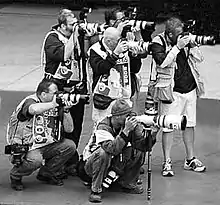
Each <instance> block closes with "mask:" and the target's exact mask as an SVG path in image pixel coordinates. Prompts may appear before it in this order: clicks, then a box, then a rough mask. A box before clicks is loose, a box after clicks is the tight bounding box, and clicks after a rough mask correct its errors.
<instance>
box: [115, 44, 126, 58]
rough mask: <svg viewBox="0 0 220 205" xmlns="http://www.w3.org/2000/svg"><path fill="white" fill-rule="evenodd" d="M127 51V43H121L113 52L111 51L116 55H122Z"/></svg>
mask: <svg viewBox="0 0 220 205" xmlns="http://www.w3.org/2000/svg"><path fill="white" fill-rule="evenodd" d="M127 50H128V44H127V41H121V42H119V43H118V45H117V46H116V48H115V50H114V51H113V52H114V53H115V54H116V55H118V56H119V55H120V54H121V53H124V52H126V51H127Z"/></svg>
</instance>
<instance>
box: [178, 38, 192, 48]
mask: <svg viewBox="0 0 220 205" xmlns="http://www.w3.org/2000/svg"><path fill="white" fill-rule="evenodd" d="M189 42H190V37H189V35H186V36H183V37H181V36H180V37H178V38H177V44H176V46H177V48H178V49H182V48H184V47H185V46H186V45H187V44H189Z"/></svg>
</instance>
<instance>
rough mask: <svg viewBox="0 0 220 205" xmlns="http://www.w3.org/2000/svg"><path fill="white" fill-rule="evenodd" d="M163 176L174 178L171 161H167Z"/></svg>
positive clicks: (164, 164) (164, 165)
mask: <svg viewBox="0 0 220 205" xmlns="http://www.w3.org/2000/svg"><path fill="white" fill-rule="evenodd" d="M162 176H164V177H172V176H174V171H173V170H172V161H171V159H167V161H166V162H164V163H163V170H162Z"/></svg>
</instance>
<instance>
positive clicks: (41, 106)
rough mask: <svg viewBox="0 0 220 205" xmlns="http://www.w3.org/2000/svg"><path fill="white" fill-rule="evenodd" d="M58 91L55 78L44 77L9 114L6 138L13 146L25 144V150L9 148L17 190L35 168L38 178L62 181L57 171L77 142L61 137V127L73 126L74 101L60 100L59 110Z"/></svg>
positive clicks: (11, 174) (12, 183)
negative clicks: (24, 177) (34, 90)
mask: <svg viewBox="0 0 220 205" xmlns="http://www.w3.org/2000/svg"><path fill="white" fill-rule="evenodd" d="M57 91H58V88H57V85H56V84H55V83H54V82H52V81H47V80H43V81H42V82H40V83H39V85H38V87H37V90H36V94H33V95H30V96H28V97H26V98H25V99H24V100H23V101H21V103H20V104H19V105H18V106H17V108H16V110H15V111H14V112H13V114H12V116H11V118H10V121H9V124H8V129H7V139H8V142H9V143H10V145H11V146H14V149H19V146H20V147H21V148H22V146H23V147H24V146H26V147H28V149H27V150H26V152H24V151H23V149H21V150H20V151H19V150H17V151H16V150H11V151H12V153H11V154H12V159H11V160H12V163H13V162H14V163H13V164H14V167H13V168H12V170H11V172H10V180H11V187H12V188H13V189H15V190H17V191H21V190H23V188H24V186H23V184H22V177H23V176H29V175H31V174H32V173H33V172H34V171H35V170H37V169H38V168H40V170H39V172H38V175H37V179H38V180H40V181H43V182H46V183H49V184H53V185H57V186H61V185H63V181H62V179H60V178H59V176H60V172H61V170H62V167H63V165H64V164H65V163H66V162H67V161H68V159H70V158H72V157H73V155H74V153H75V151H76V145H75V144H74V142H72V141H71V140H68V139H64V138H63V131H65V132H68V133H71V132H72V130H73V128H74V126H73V120H72V117H71V115H70V112H69V109H70V108H71V107H72V105H73V103H72V102H71V101H63V103H64V104H65V106H64V107H63V109H64V111H63V112H61V110H62V109H61V110H60V107H59V105H58V104H57V97H56V94H55V93H56V92H57ZM14 122H16V124H15V123H14ZM20 152H21V153H20ZM19 156H20V157H19ZM18 157H19V158H18Z"/></svg>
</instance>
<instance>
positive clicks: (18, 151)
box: [5, 144, 29, 166]
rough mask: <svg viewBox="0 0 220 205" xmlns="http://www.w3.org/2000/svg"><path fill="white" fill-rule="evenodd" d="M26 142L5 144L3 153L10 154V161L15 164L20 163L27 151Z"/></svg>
mask: <svg viewBox="0 0 220 205" xmlns="http://www.w3.org/2000/svg"><path fill="white" fill-rule="evenodd" d="M28 150H29V145H28V144H12V145H6V146H5V154H7V155H12V160H11V163H12V164H14V165H15V166H19V165H21V164H22V159H23V157H24V155H25V154H26V153H27V152H28Z"/></svg>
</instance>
